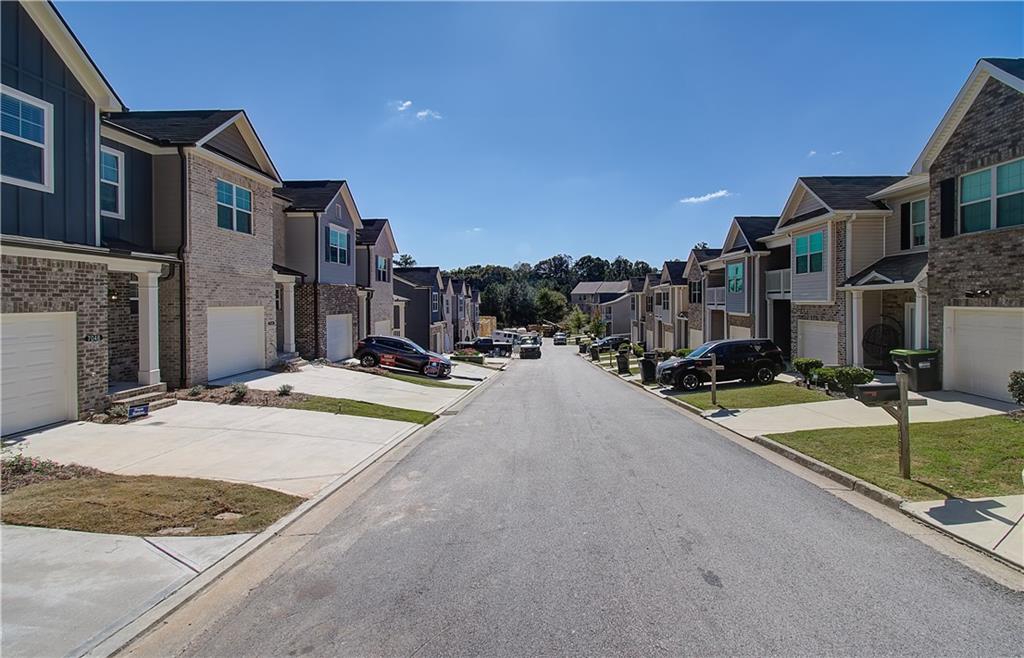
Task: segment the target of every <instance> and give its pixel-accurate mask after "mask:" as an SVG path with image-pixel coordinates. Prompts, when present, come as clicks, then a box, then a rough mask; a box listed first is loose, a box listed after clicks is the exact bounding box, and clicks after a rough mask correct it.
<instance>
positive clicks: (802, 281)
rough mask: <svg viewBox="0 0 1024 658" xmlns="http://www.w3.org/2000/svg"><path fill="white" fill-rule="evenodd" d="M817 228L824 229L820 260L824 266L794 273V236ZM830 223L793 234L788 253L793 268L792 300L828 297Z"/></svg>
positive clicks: (818, 300) (799, 300)
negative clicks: (802, 272)
mask: <svg viewBox="0 0 1024 658" xmlns="http://www.w3.org/2000/svg"><path fill="white" fill-rule="evenodd" d="M819 230H824V232H825V235H824V236H823V240H822V242H823V244H824V249H825V251H824V254H823V255H822V261H823V263H824V266H823V268H822V271H821V272H807V273H804V274H797V273H796V238H797V236H799V235H809V234H810V233H814V232H816V231H819ZM831 259H832V225H830V224H829V225H826V226H825V227H818V228H816V229H814V230H813V231H807V232H804V233H796V234H794V235H793V247H792V249H791V254H790V264H789V266H790V267H791V268H792V270H793V297H792V301H793V302H795V303H799V302H824V301H828V299H829V279H828V277H829V271H830V270H831V269H832V268H831V263H832V260H831Z"/></svg>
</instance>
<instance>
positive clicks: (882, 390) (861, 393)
mask: <svg viewBox="0 0 1024 658" xmlns="http://www.w3.org/2000/svg"><path fill="white" fill-rule="evenodd" d="M854 389H855V390H856V394H855V396H854V397H856V398H857V400H859V401H860V403H861V404H864V405H867V406H869V407H880V406H882V405H883V404H885V403H886V402H899V399H900V387H899V386H898V385H897V384H857V385H855V386H854Z"/></svg>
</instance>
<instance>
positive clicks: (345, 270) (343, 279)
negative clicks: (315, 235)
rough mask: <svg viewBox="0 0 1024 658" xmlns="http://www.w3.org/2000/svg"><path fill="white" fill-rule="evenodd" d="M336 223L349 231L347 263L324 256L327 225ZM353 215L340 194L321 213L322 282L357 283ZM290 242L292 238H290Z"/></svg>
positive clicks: (319, 243) (320, 252) (319, 256)
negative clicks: (329, 261)
mask: <svg viewBox="0 0 1024 658" xmlns="http://www.w3.org/2000/svg"><path fill="white" fill-rule="evenodd" d="M330 224H334V225H336V226H341V227H342V228H344V229H346V230H347V231H348V243H349V252H348V253H349V262H348V264H346V265H342V264H340V263H328V262H327V261H326V260H325V258H324V237H325V231H326V229H327V226H328V225H330ZM352 226H353V221H352V217H351V216H350V215H349V213H348V209H347V208H346V207H345V204H344V203H343V202H342V200H341V196H340V195H339V196H338V197H336V198H335V199H334V201H333V202H331V205H329V206H328V207H327V209H326V210H325V211H324V212H323V213H321V214H320V232H319V240H318V246H317V257H318V258H319V259H320V281H321V282H322V283H338V284H348V285H355V283H356V265H355V260H356V253H355V249H356V232H355V229H354V228H353V227H352ZM289 243H290V240H289Z"/></svg>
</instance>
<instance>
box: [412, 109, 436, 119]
mask: <svg viewBox="0 0 1024 658" xmlns="http://www.w3.org/2000/svg"><path fill="white" fill-rule="evenodd" d="M416 118H417V119H419V120H420V121H424V120H426V119H440V118H441V113H440V112H435V111H434V110H431V109H429V108H427V109H426V110H420V111H419V112H417V113H416Z"/></svg>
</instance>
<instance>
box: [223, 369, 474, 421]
mask: <svg viewBox="0 0 1024 658" xmlns="http://www.w3.org/2000/svg"><path fill="white" fill-rule="evenodd" d="M232 382H245V383H246V384H248V385H249V387H250V388H256V389H261V390H265V391H275V390H277V387H279V386H280V385H281V384H291V385H292V386H294V387H295V390H296V391H297V392H299V393H308V394H310V395H327V396H330V397H335V398H348V399H350V400H361V401H363V402H375V403H377V404H386V405H388V406H391V407H402V408H404V409H416V410H419V411H430V412H437V411H439V410H440V409H442V408H444V407H446V406H448V405H449V404H451V403H452V402H454V401H455V400H456V399H457V398H458V397H459V396H461V395H462V394H463V393H465V392H466V391H464V390H459V389H453V388H438V387H435V386H423V385H421V384H410V383H409V382H403V381H401V380H398V379H390V378H388V377H382V376H380V375H371V374H369V373H365V372H356V371H354V370H346V369H345V368H334V367H331V366H315V365H307V366H303V367H302V369H301V370H300V371H299V372H271V371H269V370H253V371H252V372H247V373H243V374H240V375H234V376H233V377H226V378H224V379H218V380H216V381H213V382H211V383H213V384H220V385H226V384H230V383H232ZM456 382H458V383H461V384H469V383H470V382H468V381H464V380H456ZM453 383H454V382H453Z"/></svg>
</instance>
